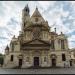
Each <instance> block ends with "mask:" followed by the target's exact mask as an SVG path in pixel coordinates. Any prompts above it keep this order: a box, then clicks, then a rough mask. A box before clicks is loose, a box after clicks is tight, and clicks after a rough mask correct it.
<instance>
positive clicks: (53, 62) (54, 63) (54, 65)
mask: <svg viewBox="0 0 75 75" xmlns="http://www.w3.org/2000/svg"><path fill="white" fill-rule="evenodd" d="M52 67H56V59H54V58H53V59H52Z"/></svg>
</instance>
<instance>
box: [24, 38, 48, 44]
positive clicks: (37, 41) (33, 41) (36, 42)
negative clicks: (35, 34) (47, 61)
mask: <svg viewBox="0 0 75 75" xmlns="http://www.w3.org/2000/svg"><path fill="white" fill-rule="evenodd" d="M24 44H46V45H49V42H47V41H43V40H38V39H35V40H31V41H29V42H26V43H24Z"/></svg>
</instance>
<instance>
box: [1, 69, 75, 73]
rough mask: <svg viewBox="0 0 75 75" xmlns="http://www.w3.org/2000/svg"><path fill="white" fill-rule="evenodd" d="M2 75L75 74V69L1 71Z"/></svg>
mask: <svg viewBox="0 0 75 75" xmlns="http://www.w3.org/2000/svg"><path fill="white" fill-rule="evenodd" d="M0 74H75V68H50V69H0Z"/></svg>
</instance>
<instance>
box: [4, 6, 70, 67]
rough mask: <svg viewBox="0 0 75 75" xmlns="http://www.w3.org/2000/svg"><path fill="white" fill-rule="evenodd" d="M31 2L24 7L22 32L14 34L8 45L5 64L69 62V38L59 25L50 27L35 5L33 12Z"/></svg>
mask: <svg viewBox="0 0 75 75" xmlns="http://www.w3.org/2000/svg"><path fill="white" fill-rule="evenodd" d="M29 13H30V10H29V7H28V5H26V6H25V8H24V9H23V11H22V25H21V31H20V33H19V36H18V37H17V38H16V37H15V36H13V38H12V40H11V42H10V46H7V47H6V48H5V57H4V65H3V67H4V68H14V67H20V68H30V67H64V66H65V65H68V66H70V53H69V48H68V40H67V37H66V36H65V34H63V33H62V32H61V33H60V34H59V35H58V34H57V33H56V28H55V30H54V31H51V27H50V26H49V24H48V22H47V21H45V20H44V18H43V17H42V15H41V14H40V12H39V10H38V8H37V7H36V9H35V11H34V13H33V14H32V16H30V14H29Z"/></svg>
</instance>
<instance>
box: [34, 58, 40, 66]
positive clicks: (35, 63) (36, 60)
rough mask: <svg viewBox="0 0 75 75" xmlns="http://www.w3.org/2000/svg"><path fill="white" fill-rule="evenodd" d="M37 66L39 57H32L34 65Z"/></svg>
mask: <svg viewBox="0 0 75 75" xmlns="http://www.w3.org/2000/svg"><path fill="white" fill-rule="evenodd" d="M38 66H39V57H34V67H38Z"/></svg>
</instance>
